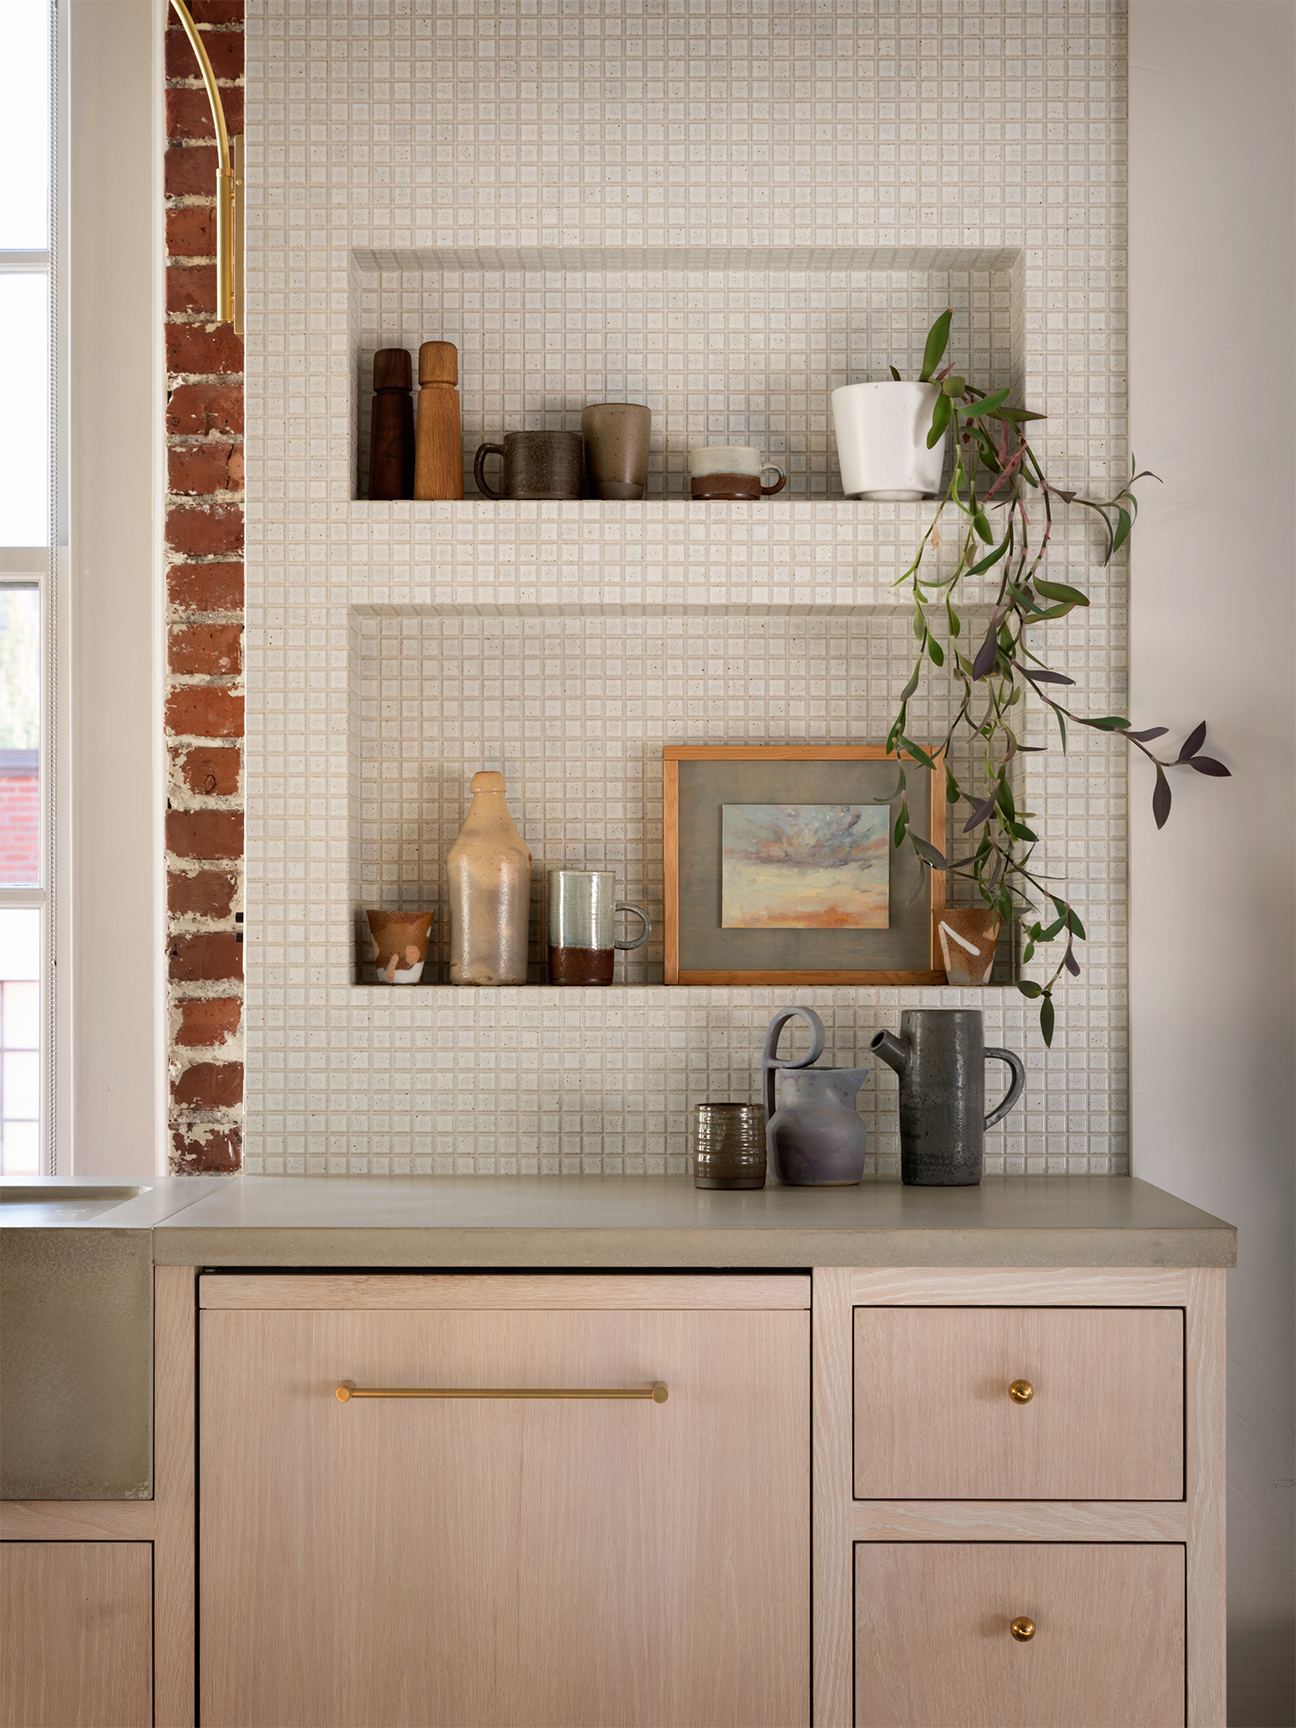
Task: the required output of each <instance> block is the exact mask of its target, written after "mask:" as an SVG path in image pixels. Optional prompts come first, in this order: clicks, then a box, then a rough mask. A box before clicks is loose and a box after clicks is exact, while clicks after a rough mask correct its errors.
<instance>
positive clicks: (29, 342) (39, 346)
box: [0, 56, 50, 546]
mask: <svg viewBox="0 0 1296 1728" xmlns="http://www.w3.org/2000/svg"><path fill="white" fill-rule="evenodd" d="M2 58H3V56H0V59H2ZM6 178H7V174H6V173H5V171H4V170H3V169H0V182H3V180H4V179H6ZM0 344H2V346H0V375H2V376H3V377H4V402H5V406H4V413H3V414H0V475H3V477H4V484H3V485H0V546H48V545H49V484H50V474H49V470H50V447H49V278H48V276H47V275H46V274H45V273H44V272H43V271H41V272H39V273H37V272H35V271H27V270H20V271H16V272H14V273H13V274H12V275H9V274H6V275H0Z"/></svg>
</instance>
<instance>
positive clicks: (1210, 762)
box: [1188, 756, 1233, 780]
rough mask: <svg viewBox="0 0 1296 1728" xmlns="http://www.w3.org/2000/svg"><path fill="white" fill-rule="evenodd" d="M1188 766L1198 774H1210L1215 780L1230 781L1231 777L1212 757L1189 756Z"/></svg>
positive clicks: (1220, 763) (1229, 772)
mask: <svg viewBox="0 0 1296 1728" xmlns="http://www.w3.org/2000/svg"><path fill="white" fill-rule="evenodd" d="M1188 766H1189V767H1190V768H1195V769H1196V770H1197V772H1198V773H1199V774H1212V775H1214V777H1215V778H1216V779H1217V780H1231V779H1232V778H1233V775H1232V773H1231V771H1230V770H1229V769H1227V768H1226V767H1225V766H1224V764H1223V763H1222V762H1217V761H1216V760H1215V758H1214V757H1213V756H1190V757H1189V758H1188Z"/></svg>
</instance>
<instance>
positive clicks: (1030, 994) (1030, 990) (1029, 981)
mask: <svg viewBox="0 0 1296 1728" xmlns="http://www.w3.org/2000/svg"><path fill="white" fill-rule="evenodd" d="M1017 988H1018V989H1019V990H1020V991H1021V993H1022V995H1023V996H1025V997H1026V998H1027V999H1028V1000H1029V1001H1031V1002H1033V1001H1034V1000H1035V998H1036V997H1037V996H1042V995H1043V994H1044V991H1043V989H1042V987H1041V986H1040V985H1038V984H1037V983H1036V982H1035V980H1034V979H1033V978H1023V979H1021V980H1020V981H1019V982H1018V985H1017Z"/></svg>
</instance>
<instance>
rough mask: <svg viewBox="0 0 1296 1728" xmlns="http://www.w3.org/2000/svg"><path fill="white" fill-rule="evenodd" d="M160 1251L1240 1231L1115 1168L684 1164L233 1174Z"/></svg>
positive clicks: (243, 1259)
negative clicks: (852, 1176) (754, 1174)
mask: <svg viewBox="0 0 1296 1728" xmlns="http://www.w3.org/2000/svg"><path fill="white" fill-rule="evenodd" d="M153 1251H154V1260H155V1262H156V1263H157V1264H159V1265H171V1266H346V1267H367V1266H379V1267H381V1266H419V1267H449V1266H454V1267H482V1268H490V1267H531V1266H570V1267H616V1266H636V1267H657V1268H671V1267H687V1266H707V1267H771V1268H772V1267H810V1266H1233V1265H1235V1264H1236V1263H1237V1231H1236V1230H1235V1229H1234V1227H1233V1226H1232V1225H1231V1224H1226V1223H1224V1222H1223V1220H1222V1219H1219V1218H1214V1217H1212V1216H1211V1215H1210V1214H1209V1213H1207V1212H1200V1211H1198V1210H1197V1208H1196V1207H1195V1206H1189V1205H1188V1204H1187V1203H1186V1202H1185V1201H1183V1200H1178V1199H1176V1198H1175V1197H1174V1195H1172V1194H1167V1193H1166V1192H1165V1191H1164V1190H1163V1189H1160V1188H1154V1187H1153V1186H1152V1185H1151V1183H1148V1182H1141V1181H1139V1180H1138V1179H1137V1178H1131V1177H1126V1176H1005V1177H988V1178H987V1179H986V1180H985V1181H984V1182H982V1183H981V1185H980V1186H979V1187H976V1188H906V1187H904V1186H903V1185H902V1184H901V1183H900V1182H899V1181H897V1180H886V1179H879V1180H874V1181H865V1182H864V1183H862V1184H861V1185H860V1186H859V1187H857V1188H765V1189H761V1190H758V1191H755V1192H746V1193H724V1192H715V1191H707V1190H703V1189H698V1188H695V1187H694V1186H693V1184H692V1182H691V1181H690V1180H688V1179H687V1178H684V1177H678V1176H676V1177H660V1176H653V1177H643V1176H624V1177H623V1176H563V1177H537V1176H434V1177H365V1176H346V1177H324V1176H320V1177H300V1176H299V1177H293V1176H286V1177H285V1176H244V1177H238V1178H234V1179H230V1180H226V1181H222V1182H220V1183H219V1185H218V1186H217V1187H216V1189H215V1191H214V1192H209V1193H208V1194H206V1195H205V1196H204V1197H202V1198H201V1199H198V1200H196V1201H195V1202H194V1204H192V1205H189V1206H186V1207H185V1208H184V1210H183V1211H180V1212H177V1213H176V1214H175V1215H174V1216H172V1217H170V1218H167V1219H165V1220H163V1221H161V1222H160V1223H158V1225H157V1226H156V1227H155V1228H154V1231H153Z"/></svg>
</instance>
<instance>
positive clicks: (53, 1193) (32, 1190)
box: [0, 1182, 149, 1225]
mask: <svg viewBox="0 0 1296 1728" xmlns="http://www.w3.org/2000/svg"><path fill="white" fill-rule="evenodd" d="M148 1192H149V1190H148V1189H147V1188H133V1187H128V1186H121V1185H118V1186H103V1185H98V1184H95V1183H93V1182H67V1183H59V1184H58V1185H57V1186H55V1185H53V1184H50V1183H46V1184H42V1185H41V1186H40V1187H27V1188H24V1187H22V1186H20V1185H18V1184H9V1183H6V1184H5V1186H4V1187H3V1188H0V1224H5V1225H9V1224H36V1225H40V1224H45V1225H49V1224H88V1223H89V1221H90V1220H91V1219H92V1218H100V1217H102V1216H103V1214H104V1213H105V1212H111V1211H112V1209H113V1208H114V1207H115V1206H122V1205H124V1204H125V1202H126V1201H127V1200H135V1199H138V1197H139V1196H140V1195H141V1194H147V1193H148Z"/></svg>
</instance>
